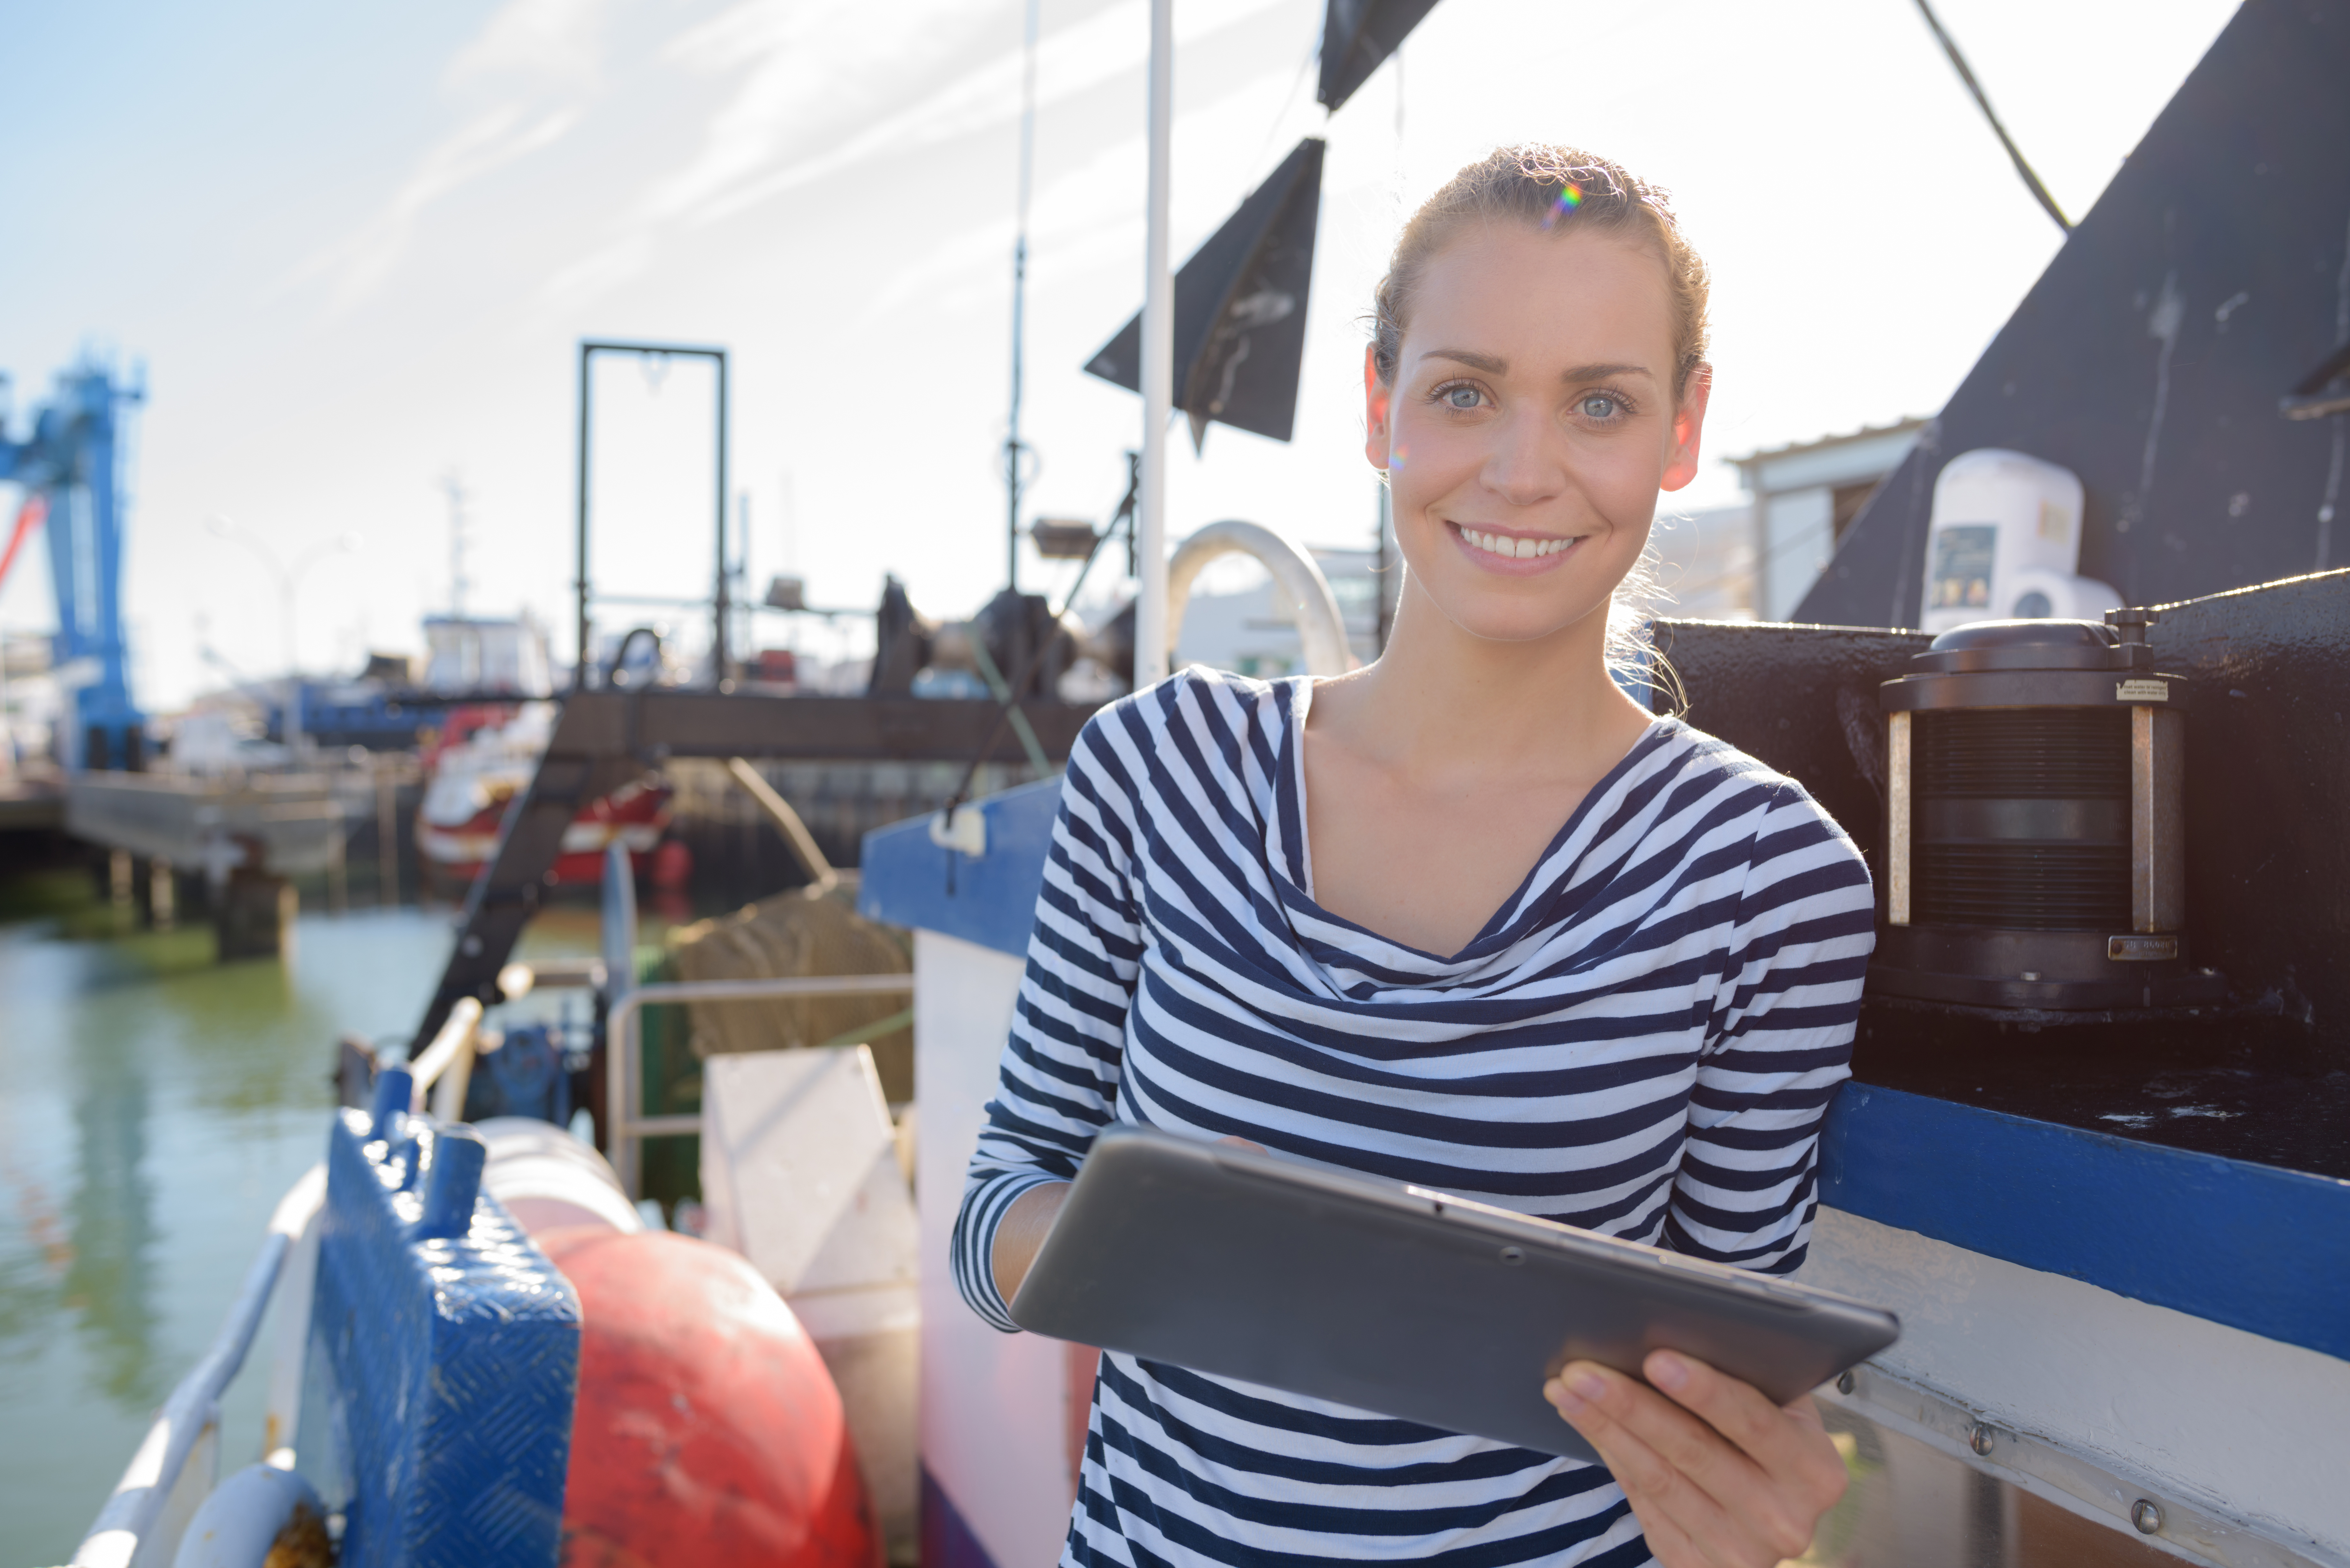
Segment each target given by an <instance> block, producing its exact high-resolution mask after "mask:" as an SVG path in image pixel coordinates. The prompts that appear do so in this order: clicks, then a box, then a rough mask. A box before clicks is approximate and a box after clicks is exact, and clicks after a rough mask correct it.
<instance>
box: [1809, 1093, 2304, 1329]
mask: <svg viewBox="0 0 2350 1568" xmlns="http://www.w3.org/2000/svg"><path fill="white" fill-rule="evenodd" d="M1820 1201H1821V1202H1823V1203H1825V1204H1827V1205H1829V1206H1831V1207H1833V1208H1836V1209H1841V1210H1844V1211H1845V1212H1846V1213H1848V1214H1857V1215H1860V1216H1861V1217H1863V1218H1864V1219H1868V1220H1876V1221H1877V1222H1878V1223H1879V1224H1882V1225H1892V1226H1896V1227H1898V1228H1899V1229H1901V1230H1904V1231H1917V1232H1918V1234H1920V1235H1923V1236H1930V1237H1932V1238H1933V1239H1935V1240H1936V1241H1948V1242H1950V1244H1951V1245H1952V1246H1956V1247H1964V1248H1965V1249H1967V1250H1968V1251H1971V1252H1981V1253H1984V1254H1985V1255H1987V1256H1990V1257H1993V1258H2002V1259H2005V1260H2006V1261H2007V1262H2012V1263H2020V1264H2022V1266H2023V1267H2025V1268H2027V1269H2039V1270H2043V1271H2044V1272H2049V1273H2054V1274H2064V1275H2065V1276H2067V1277H2069V1278H2072V1279H2076V1280H2084V1281H2086V1282H2088V1283H2090V1284H2093V1285H2100V1286H2103V1287H2104V1288H2105V1289H2106V1290H2109V1291H2112V1292H2114V1293H2116V1294H2119V1295H2125V1296H2130V1297H2133V1298H2135V1299H2137V1300H2138V1301H2142V1302H2151V1303H2154V1304H2155V1305H2157V1306H2166V1307H2172V1308H2175V1309H2177V1310H2178V1311H2180V1312H2184V1313H2191V1314H2194V1315H2195V1316H2197V1317H2201V1318H2209V1319H2210V1320H2211V1321H2212V1322H2214V1323H2224V1324H2229V1325H2230V1326H2231V1327H2235V1328H2241V1329H2244V1330H2247V1331H2248V1332H2250V1333H2252V1334H2262V1335H2264V1336H2266V1337H2267V1338H2270V1339H2276V1340H2282V1341H2284V1342H2285V1343H2287V1344H2289V1345H2305V1346H2307V1347H2308V1348H2309V1349H2312V1350H2316V1351H2322V1352H2324V1354H2325V1355H2335V1356H2343V1357H2350V1305H2345V1303H2350V1181H2339V1180H2334V1179H2331V1178H2326V1177H2318V1176H2305V1175H2303V1174H2302V1173H2300V1172H2298V1171H2292V1170H2280V1169H2277V1168H2275V1167H2273V1166H2266V1165H2252V1164H2250V1163H2247V1162H2246V1161H2243V1160H2236V1159H2222V1158H2220V1157H2218V1156H2216V1155H2208V1154H2191V1153H2189V1152H2187V1151H2186V1150H2183V1149H2176V1148H2165V1147H2160V1146H2158V1145H2154V1144H2146V1143H2138V1142H2134V1141H2132V1140H2130V1139H2127V1138H2120V1137H2112V1136H2110V1135H2107V1134H2105V1133H2093V1132H2083V1131H2081V1130H2080V1129H2078V1128H2075V1127H2059V1126H2057V1125H2055V1124H2054V1123H2053V1122H2039V1121H2032V1120H2028V1119H2027V1118H2025V1117H2022V1116H2007V1115H2004V1114H2002V1113H2001V1112H1998V1111H1986V1110H1982V1109H1980V1108H1978V1107H1976V1106H1963V1105H1959V1104H1957V1103H1955V1102H1953V1101H1950V1100H1938V1099H1930V1098H1928V1097H1927V1096H1922V1095H1910V1094H1904V1093H1902V1092H1901V1091H1899V1090H1898V1089H1883V1088H1878V1087H1877V1086H1875V1085H1869V1084H1847V1085H1845V1088H1844V1091H1843V1093H1842V1094H1840V1095H1838V1096H1836V1100H1835V1105H1834V1106H1832V1107H1830V1109H1829V1112H1828V1120H1827V1127H1826V1130H1825V1133H1824V1134H1823V1136H1822V1138H1821V1143H1820Z"/></svg>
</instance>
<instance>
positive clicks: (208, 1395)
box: [72, 1166, 327, 1568]
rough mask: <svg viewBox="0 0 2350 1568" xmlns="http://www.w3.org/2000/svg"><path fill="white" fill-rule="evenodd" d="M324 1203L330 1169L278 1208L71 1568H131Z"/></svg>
mask: <svg viewBox="0 0 2350 1568" xmlns="http://www.w3.org/2000/svg"><path fill="white" fill-rule="evenodd" d="M326 1196H327V1173H326V1168H325V1167H324V1166H314V1167H312V1168H311V1169H310V1171H309V1172H308V1173H307V1174H306V1175H305V1176H304V1177H303V1178H302V1179H301V1180H299V1181H297V1182H296V1183H295V1184H294V1187H293V1189H292V1190H291V1191H289V1192H287V1193H286V1196H285V1197H284V1198H283V1199H280V1200H279V1202H278V1205H277V1211H276V1213H275V1214H273V1215H271V1216H270V1220H269V1234H268V1235H267V1236H266V1237H265V1238H264V1240H263V1241H262V1244H261V1255H260V1256H259V1257H257V1258H255V1260H254V1261H253V1267H252V1268H251V1269H249V1270H247V1271H246V1272H245V1276H244V1287H243V1288H242V1289H240V1290H239V1291H238V1292H237V1293H236V1300H235V1301H234V1302H233V1303H231V1304H230V1306H229V1309H228V1318H227V1321H226V1322H224V1323H223V1324H221V1329H220V1333H219V1334H216V1335H215V1336H214V1337H213V1345H212V1348H211V1349H210V1350H209V1351H207V1352H205V1354H204V1358H203V1360H202V1361H199V1362H198V1363H196V1365H195V1367H194V1369H193V1370H192V1371H191V1372H190V1373H189V1374H188V1375H187V1376H185V1377H183V1378H182V1379H181V1380H180V1386H178V1387H176V1388H174V1389H172V1397H170V1398H168V1399H166V1400H165V1401H163V1408H162V1411H161V1414H159V1415H158V1416H157V1417H155V1424H154V1425H153V1426H151V1427H150V1428H147V1436H146V1438H145V1439H144V1440H142V1441H141V1442H140V1445H139V1451H138V1452H137V1453H135V1454H133V1455H131V1457H130V1466H129V1468H128V1469H125V1470H124V1471H123V1472H122V1479H121V1480H119V1481H117V1482H116V1483H115V1486H114V1490H113V1492H112V1493H111V1494H110V1495H109V1497H108V1498H107V1500H106V1506H105V1507H104V1508H102V1509H100V1510H99V1515H98V1518H97V1520H96V1521H94V1522H93V1523H92V1524H91V1525H90V1527H89V1533H88V1534H87V1535H85V1536H83V1537H82V1542H81V1544H80V1545H79V1546H78V1547H77V1548H75V1550H74V1554H73V1563H72V1568H130V1562H131V1559H132V1558H133V1557H135V1556H137V1555H138V1553H139V1548H140V1542H141V1540H142V1539H143V1538H144V1536H145V1535H146V1533H147V1532H149V1531H150V1530H151V1529H153V1528H154V1525H155V1521H156V1518H157V1516H158V1515H160V1514H161V1512H162V1511H163V1505H164V1503H165V1501H168V1500H169V1499H170V1497H171V1495H172V1488H173V1487H174V1486H176V1485H177V1484H178V1483H179V1480H180V1472H181V1470H182V1469H183V1468H184V1467H185V1466H186V1464H187V1462H188V1454H189V1452H190V1450H191V1449H193V1448H194V1447H195V1445H196V1440H197V1438H199V1437H201V1436H202V1435H203V1432H204V1430H205V1429H206V1428H208V1427H210V1426H211V1425H212V1424H213V1421H214V1420H216V1419H217V1417H218V1416H219V1413H220V1397H221V1393H222V1391H223V1390H224V1389H225V1388H227V1386H228V1385H229V1380H230V1379H232V1378H234V1376H236V1374H237V1370H238V1368H240V1367H242V1366H244V1355H245V1352H246V1351H247V1350H248V1349H250V1348H251V1347H252V1345H253V1336H254V1334H255V1331H256V1330H257V1329H259V1328H260V1326H261V1315H262V1314H263V1312H264V1311H265V1310H266V1309H267V1307H268V1305H269V1297H270V1294H271V1293H272V1292H273V1291H274V1290H275V1289H276V1284H277V1279H278V1275H279V1273H280V1272H281V1270H282V1268H283V1266H284V1264H285V1262H286V1251H287V1250H288V1248H289V1247H290V1246H291V1244H292V1241H293V1239H294V1238H295V1237H296V1236H298V1235H300V1234H301V1232H302V1231H303V1229H304V1228H305V1227H307V1225H308V1224H309V1223H310V1220H311V1217H312V1216H314V1215H315V1214H317V1211H318V1208H319V1205H320V1204H322V1203H323V1202H325V1201H326Z"/></svg>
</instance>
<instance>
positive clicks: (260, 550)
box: [204, 513, 365, 755]
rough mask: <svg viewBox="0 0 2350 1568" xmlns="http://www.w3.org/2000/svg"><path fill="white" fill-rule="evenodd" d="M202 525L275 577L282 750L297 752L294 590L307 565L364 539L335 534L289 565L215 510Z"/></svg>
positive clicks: (353, 551)
mask: <svg viewBox="0 0 2350 1568" xmlns="http://www.w3.org/2000/svg"><path fill="white" fill-rule="evenodd" d="M204 527H205V528H206V529H208V530H209V531H210V532H211V533H212V535H213V537H214V538H216V539H226V540H228V541H229V542H230V543H232V544H237V545H244V547H245V548H247V549H249V550H251V551H252V552H253V553H254V555H255V556H258V557H259V558H260V561H261V564H262V565H263V566H266V567H268V568H269V575H270V576H272V577H275V578H276V581H277V637H278V641H279V644H280V646H281V651H282V652H283V654H284V657H285V659H286V722H285V728H284V733H285V736H286V753H287V754H289V755H291V754H294V753H298V752H299V751H300V750H301V747H302V675H301V670H300V668H299V661H298V659H297V658H296V638H295V621H294V594H295V590H296V589H297V588H298V587H301V583H302V578H303V577H304V576H306V575H307V573H308V572H309V570H310V568H311V567H313V566H317V564H318V563H319V562H321V561H323V560H325V559H327V557H328V556H355V555H357V554H359V549H360V547H361V546H362V545H364V544H365V541H364V540H362V539H361V538H360V537H359V535H357V534H355V533H343V534H338V535H335V536H334V537H333V538H332V539H329V540H327V541H326V542H325V543H323V544H319V545H312V546H311V547H310V548H309V549H307V550H305V551H303V552H302V553H301V554H300V555H298V556H295V557H294V563H293V565H291V566H287V565H286V563H284V562H282V561H280V560H279V559H278V558H277V552H276V551H275V550H273V549H271V548H270V547H269V546H268V545H266V544H265V543H264V542H263V541H262V540H261V539H260V538H259V537H258V536H256V535H254V534H253V533H252V532H251V531H250V530H248V529H244V528H241V527H239V526H237V524H234V523H232V522H230V521H229V520H228V519H227V518H225V517H224V516H222V515H220V514H218V513H214V514H213V515H211V516H210V517H207V518H205V519H204Z"/></svg>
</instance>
